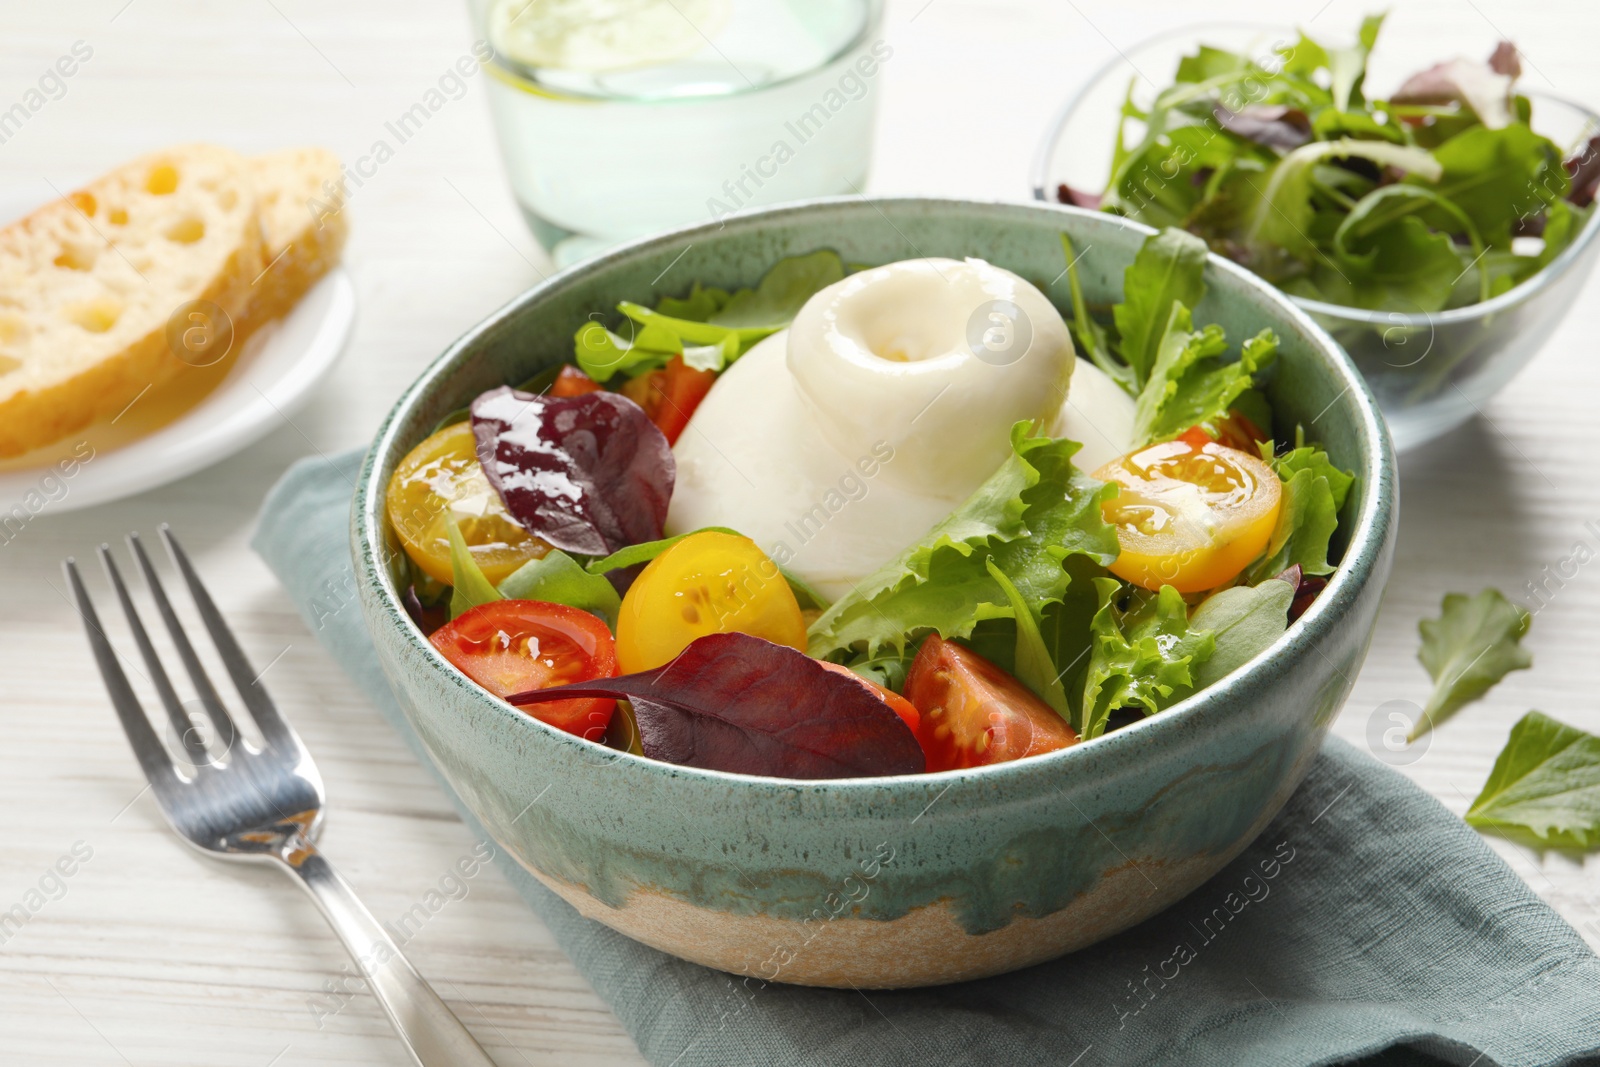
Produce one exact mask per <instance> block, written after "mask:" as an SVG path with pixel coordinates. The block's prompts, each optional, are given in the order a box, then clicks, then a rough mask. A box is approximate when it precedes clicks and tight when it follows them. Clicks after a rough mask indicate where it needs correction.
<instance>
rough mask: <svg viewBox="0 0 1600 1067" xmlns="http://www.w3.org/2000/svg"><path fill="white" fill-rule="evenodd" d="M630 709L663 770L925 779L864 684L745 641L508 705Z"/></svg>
mask: <svg viewBox="0 0 1600 1067" xmlns="http://www.w3.org/2000/svg"><path fill="white" fill-rule="evenodd" d="M573 697H614V698H616V699H619V700H628V701H631V702H632V704H633V714H634V717H635V718H636V719H637V720H638V722H639V742H640V745H641V746H642V747H643V749H644V754H645V755H646V756H649V757H650V758H651V759H657V760H662V761H664V762H666V763H679V764H685V765H687V766H690V767H703V768H705V769H707V770H713V771H732V772H734V773H736V774H761V775H769V776H772V777H775V778H857V777H874V776H878V775H885V774H919V773H921V772H922V770H923V768H924V763H923V757H922V748H921V746H920V745H918V744H917V739H916V737H915V736H914V735H913V734H912V733H911V728H910V727H908V726H907V725H906V724H905V722H904V721H903V720H902V719H901V718H900V716H898V715H896V714H895V713H894V710H893V709H892V708H890V707H889V705H887V704H885V703H884V702H883V701H882V700H880V699H878V697H877V696H875V695H874V694H873V692H872V690H871V689H869V688H868V687H866V686H864V685H862V684H861V683H860V682H859V681H856V680H855V679H853V678H850V677H848V676H846V675H843V674H837V673H835V672H833V671H830V670H828V669H827V668H826V667H824V666H822V665H821V664H820V663H818V662H817V661H816V660H814V659H812V658H811V657H809V656H807V655H806V654H805V653H804V652H799V651H796V650H795V649H792V648H789V647H788V646H787V645H778V644H774V643H773V642H771V641H767V640H764V639H762V638H759V637H752V636H750V635H749V634H738V633H731V634H710V635H708V636H706V637H702V638H699V639H698V640H696V641H695V642H694V643H693V644H691V645H690V646H689V647H688V648H686V649H684V651H683V653H682V654H681V655H679V656H678V658H677V659H675V660H673V661H672V662H671V663H669V664H667V665H666V666H665V667H657V668H655V669H654V670H648V671H640V672H639V673H638V674H625V675H623V676H622V677H620V678H597V679H595V680H594V681H592V682H576V683H574V684H572V685H561V686H556V687H554V688H551V689H535V690H531V691H530V692H527V693H517V694H515V695H514V696H512V697H510V701H511V703H513V704H542V703H544V702H546V701H550V700H568V699H571V698H573Z"/></svg>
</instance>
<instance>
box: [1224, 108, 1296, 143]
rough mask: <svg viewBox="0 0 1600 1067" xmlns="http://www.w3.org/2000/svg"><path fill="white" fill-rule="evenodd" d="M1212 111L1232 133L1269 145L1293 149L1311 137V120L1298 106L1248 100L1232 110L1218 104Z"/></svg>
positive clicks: (1247, 139)
mask: <svg viewBox="0 0 1600 1067" xmlns="http://www.w3.org/2000/svg"><path fill="white" fill-rule="evenodd" d="M1211 113H1212V115H1214V116H1215V117H1216V120H1217V122H1218V123H1220V124H1221V126H1222V128H1223V129H1225V130H1227V131H1228V132H1229V133H1233V134H1237V135H1238V136H1240V137H1243V138H1244V139H1245V140H1246V141H1253V142H1254V143H1256V144H1259V145H1265V146H1266V147H1268V148H1281V149H1283V150H1285V151H1290V150H1292V149H1295V148H1299V147H1300V146H1301V145H1303V144H1307V143H1309V142H1310V140H1311V120H1310V119H1309V118H1307V117H1306V113H1305V112H1304V111H1301V110H1300V109H1299V108H1296V107H1287V106H1285V105H1283V104H1246V105H1245V106H1244V107H1242V108H1240V109H1239V110H1238V111H1229V110H1228V109H1227V108H1225V107H1223V106H1222V105H1221V104H1218V105H1217V106H1216V107H1215V108H1213V109H1212V111H1211Z"/></svg>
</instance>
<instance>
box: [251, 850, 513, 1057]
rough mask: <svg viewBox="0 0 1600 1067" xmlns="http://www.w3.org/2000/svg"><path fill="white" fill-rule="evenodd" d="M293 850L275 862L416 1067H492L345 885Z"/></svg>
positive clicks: (319, 858) (316, 857) (322, 863)
mask: <svg viewBox="0 0 1600 1067" xmlns="http://www.w3.org/2000/svg"><path fill="white" fill-rule="evenodd" d="M297 844H298V845H299V847H298V848H296V849H294V850H292V851H289V852H287V853H286V854H285V855H282V856H280V857H279V858H281V859H282V860H283V862H284V864H285V866H287V867H288V868H289V870H290V871H292V872H294V874H295V875H296V876H297V877H298V879H299V881H300V884H301V885H303V886H304V887H305V889H306V892H308V893H310V894H311V899H312V900H315V901H316V902H317V907H318V908H320V909H321V910H322V914H323V917H324V918H326V919H327V920H328V925H329V926H332V927H333V929H334V932H335V933H337V934H338V935H339V939H340V940H341V941H343V942H344V947H345V948H346V949H347V950H349V952H350V957H351V958H352V959H353V960H355V963H356V967H357V968H358V969H359V970H360V972H361V976H362V977H363V978H365V979H366V982H367V987H368V988H369V989H371V990H372V994H373V996H375V997H377V998H378V1003H379V1004H380V1005H382V1007H383V1013H384V1014H385V1015H387V1016H388V1017H389V1022H390V1023H391V1024H393V1026H394V1029H395V1033H397V1034H399V1035H400V1043H401V1044H403V1045H405V1047H406V1051H407V1052H409V1053H410V1054H411V1057H412V1059H413V1060H415V1061H416V1062H417V1063H418V1064H419V1065H420V1067H495V1063H494V1061H493V1060H491V1059H490V1058H489V1054H488V1053H486V1052H484V1051H483V1047H482V1046H481V1045H479V1044H478V1042H477V1041H476V1040H474V1038H473V1036H472V1034H470V1033H469V1032H468V1031H467V1028H466V1027H465V1026H462V1025H461V1020H460V1019H457V1018H456V1016H455V1013H454V1012H452V1011H451V1010H450V1009H449V1008H448V1007H447V1006H446V1005H445V1002H444V1001H442V1000H440V999H439V994H437V993H435V992H434V991H433V987H432V986H430V985H429V984H428V983H427V981H426V980H424V979H423V977H422V976H421V975H420V974H418V973H417V969H416V968H415V967H413V966H411V962H410V961H409V960H407V959H406V958H405V956H404V955H403V954H402V953H401V951H400V947H399V946H398V945H396V944H395V943H394V939H393V938H391V937H390V936H389V935H388V933H387V932H386V931H385V930H384V928H383V927H382V926H380V925H378V921H377V920H376V919H374V918H373V917H372V913H371V912H370V911H368V910H367V909H366V906H365V905H363V904H362V903H361V901H360V900H358V899H357V898H356V894H355V891H354V890H353V889H351V888H350V883H349V882H346V881H345V880H344V879H343V878H341V877H340V876H339V872H337V871H335V870H334V869H333V865H332V864H330V863H329V862H328V861H327V860H326V859H325V858H323V855H322V853H320V852H318V851H317V850H316V849H315V848H314V847H313V846H311V845H309V844H306V843H304V842H297Z"/></svg>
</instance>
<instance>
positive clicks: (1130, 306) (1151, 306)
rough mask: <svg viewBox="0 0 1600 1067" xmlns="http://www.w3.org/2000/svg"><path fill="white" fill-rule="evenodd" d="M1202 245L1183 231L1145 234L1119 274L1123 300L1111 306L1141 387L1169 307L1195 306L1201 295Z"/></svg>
mask: <svg viewBox="0 0 1600 1067" xmlns="http://www.w3.org/2000/svg"><path fill="white" fill-rule="evenodd" d="M1206 254H1207V250H1206V243H1205V242H1204V241H1202V240H1200V238H1198V237H1196V236H1195V235H1194V234H1192V233H1189V232H1187V231H1185V230H1179V229H1166V230H1162V231H1161V232H1160V233H1158V234H1156V235H1155V236H1154V237H1151V238H1147V239H1146V240H1145V242H1144V244H1142V245H1140V246H1139V251H1138V254H1137V255H1135V256H1134V257H1133V262H1132V263H1131V264H1129V266H1128V269H1127V270H1126V271H1124V272H1123V275H1122V303H1120V304H1118V305H1116V306H1115V307H1113V308H1112V309H1111V317H1112V320H1113V321H1114V322H1115V323H1116V326H1117V333H1118V334H1119V335H1120V337H1121V339H1122V358H1123V360H1124V361H1125V362H1126V363H1127V364H1128V366H1129V368H1130V369H1131V371H1132V373H1133V382H1134V385H1135V386H1136V387H1137V388H1140V389H1142V388H1143V387H1144V383H1145V381H1146V379H1148V378H1149V376H1150V370H1151V368H1152V367H1153V366H1154V365H1155V361H1156V355H1157V349H1158V348H1159V346H1160V344H1161V339H1162V337H1163V336H1165V334H1166V331H1167V324H1168V323H1169V322H1170V321H1171V318H1172V305H1173V304H1174V303H1178V304H1182V305H1183V306H1184V307H1189V308H1192V307H1195V306H1196V305H1198V304H1199V303H1200V298H1201V297H1203V296H1205V292H1206V284H1205V281H1204V278H1203V275H1204V274H1205V266H1206Z"/></svg>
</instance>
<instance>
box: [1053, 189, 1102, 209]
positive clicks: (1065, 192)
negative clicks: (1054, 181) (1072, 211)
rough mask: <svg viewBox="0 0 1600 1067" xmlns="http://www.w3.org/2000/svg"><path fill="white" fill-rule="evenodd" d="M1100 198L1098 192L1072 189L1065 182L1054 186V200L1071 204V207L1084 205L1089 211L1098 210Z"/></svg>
mask: <svg viewBox="0 0 1600 1067" xmlns="http://www.w3.org/2000/svg"><path fill="white" fill-rule="evenodd" d="M1100 199H1101V198H1100V194H1099V193H1086V192H1083V191H1082V190H1081V189H1074V188H1073V187H1072V186H1070V185H1068V184H1067V183H1066V182H1062V183H1061V184H1060V185H1058V186H1056V200H1057V201H1058V202H1060V203H1063V204H1071V205H1072V206H1073V207H1084V208H1088V209H1089V210H1090V211H1099V210H1100Z"/></svg>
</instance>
